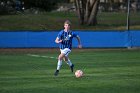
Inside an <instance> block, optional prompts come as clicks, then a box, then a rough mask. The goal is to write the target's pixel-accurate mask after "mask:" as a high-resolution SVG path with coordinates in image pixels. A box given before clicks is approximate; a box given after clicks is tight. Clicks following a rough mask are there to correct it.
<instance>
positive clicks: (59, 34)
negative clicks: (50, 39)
mask: <svg viewBox="0 0 140 93" xmlns="http://www.w3.org/2000/svg"><path fill="white" fill-rule="evenodd" d="M61 36H62V31H61V32H59V33H58V35H57V37H58V38H59V39H61Z"/></svg>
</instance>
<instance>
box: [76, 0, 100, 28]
mask: <svg viewBox="0 0 140 93" xmlns="http://www.w3.org/2000/svg"><path fill="white" fill-rule="evenodd" d="M99 2H100V0H75V6H76V11H77V14H78V18H79V22H80V24H86V25H96V24H97V17H96V16H97V13H98V6H99Z"/></svg>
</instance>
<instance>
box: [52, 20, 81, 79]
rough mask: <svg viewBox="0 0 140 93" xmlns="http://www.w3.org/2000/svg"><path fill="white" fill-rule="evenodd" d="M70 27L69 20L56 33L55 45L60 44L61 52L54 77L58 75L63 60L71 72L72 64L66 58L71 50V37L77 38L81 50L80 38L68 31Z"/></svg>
mask: <svg viewBox="0 0 140 93" xmlns="http://www.w3.org/2000/svg"><path fill="white" fill-rule="evenodd" d="M70 26H71V22H70V21H69V20H66V21H65V22H64V29H63V30H61V31H60V32H59V33H58V36H57V37H56V40H55V42H56V43H59V44H60V46H59V48H60V52H61V53H60V55H59V56H58V63H57V69H56V71H55V73H54V75H55V76H57V75H58V73H59V70H60V68H61V65H62V60H64V61H65V62H66V63H67V64H68V65H69V66H70V69H71V72H73V69H74V64H72V62H71V61H70V59H69V57H68V55H69V53H70V52H71V49H72V39H73V37H75V38H77V40H78V48H82V45H81V40H80V37H79V36H78V35H77V34H75V33H74V32H72V31H71V30H70Z"/></svg>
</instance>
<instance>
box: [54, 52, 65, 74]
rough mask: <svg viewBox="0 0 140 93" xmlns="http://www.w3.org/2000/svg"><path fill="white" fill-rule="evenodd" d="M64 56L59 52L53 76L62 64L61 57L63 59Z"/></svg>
mask: <svg viewBox="0 0 140 93" xmlns="http://www.w3.org/2000/svg"><path fill="white" fill-rule="evenodd" d="M64 56H65V54H64V53H61V54H60V55H59V56H58V63H57V69H56V71H55V73H54V75H55V76H57V75H58V73H59V70H60V68H61V66H62V59H63V57H64Z"/></svg>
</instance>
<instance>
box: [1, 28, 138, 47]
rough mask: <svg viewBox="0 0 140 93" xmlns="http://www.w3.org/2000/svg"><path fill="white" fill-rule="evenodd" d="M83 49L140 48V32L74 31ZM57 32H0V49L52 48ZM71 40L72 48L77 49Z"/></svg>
mask: <svg viewBox="0 0 140 93" xmlns="http://www.w3.org/2000/svg"><path fill="white" fill-rule="evenodd" d="M75 32H76V33H77V34H78V35H79V36H80V37H81V41H82V45H83V47H89V48H90V47H91V48H92V47H93V48H94V47H95V48H102V47H103V48H105V47H109V48H111V47H140V31H138V30H133V31H129V32H128V31H75ZM57 34H58V32H52V31H51V32H46V31H45V32H30V31H24V32H20V31H19V32H0V48H50V47H52V48H54V47H58V44H56V43H55V42H54V40H55V38H56V36H57ZM77 44H78V42H77V40H75V39H74V40H73V47H77Z"/></svg>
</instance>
